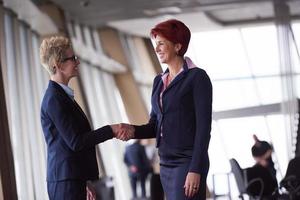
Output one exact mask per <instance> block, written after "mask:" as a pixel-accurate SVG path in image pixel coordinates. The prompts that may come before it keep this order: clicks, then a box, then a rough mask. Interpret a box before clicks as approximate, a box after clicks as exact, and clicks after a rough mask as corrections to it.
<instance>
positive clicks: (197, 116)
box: [135, 62, 212, 174]
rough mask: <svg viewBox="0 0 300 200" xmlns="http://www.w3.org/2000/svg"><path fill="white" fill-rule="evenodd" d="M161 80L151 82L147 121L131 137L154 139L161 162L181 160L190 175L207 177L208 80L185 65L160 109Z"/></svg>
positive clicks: (210, 92) (206, 76) (210, 109)
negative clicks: (197, 174) (188, 163)
mask: <svg viewBox="0 0 300 200" xmlns="http://www.w3.org/2000/svg"><path fill="white" fill-rule="evenodd" d="M167 71H168V70H167ZM167 71H166V72H167ZM161 76H162V75H158V76H156V77H155V79H154V83H153V90H152V99H151V104H152V111H151V114H150V120H149V122H148V124H146V125H142V126H135V130H136V134H135V137H136V138H153V137H156V140H157V146H158V147H159V154H160V157H161V158H163V159H164V162H166V163H167V164H168V162H170V163H171V162H173V161H174V160H185V161H186V162H191V164H190V168H189V171H190V172H196V173H200V174H201V173H203V174H207V171H208V166H209V160H208V152H207V151H208V144H209V140H210V130H211V120H212V85H211V82H210V79H209V77H208V75H207V74H206V72H205V71H204V70H202V69H200V68H197V67H195V68H191V69H189V68H188V65H187V63H186V62H185V64H184V66H183V72H181V73H180V74H179V75H178V76H176V77H175V79H174V80H173V81H172V82H171V84H170V85H169V86H168V87H167V88H166V90H165V91H164V92H163V94H162V108H161V107H160V103H159V101H160V92H161V90H162V87H163V82H162V78H161ZM161 133H162V134H163V137H161ZM162 138H163V139H162ZM161 140H163V142H162V143H163V145H162V146H160V145H161Z"/></svg>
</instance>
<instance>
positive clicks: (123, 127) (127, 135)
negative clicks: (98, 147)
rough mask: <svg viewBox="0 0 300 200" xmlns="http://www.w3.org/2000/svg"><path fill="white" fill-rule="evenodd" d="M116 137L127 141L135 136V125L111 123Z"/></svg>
mask: <svg viewBox="0 0 300 200" xmlns="http://www.w3.org/2000/svg"><path fill="white" fill-rule="evenodd" d="M110 127H111V129H112V131H113V134H114V137H115V138H117V139H119V140H123V141H127V140H130V139H133V138H134V132H135V129H134V126H132V125H130V124H124V123H121V124H113V125H110Z"/></svg>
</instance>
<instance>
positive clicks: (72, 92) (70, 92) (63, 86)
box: [58, 83, 74, 101]
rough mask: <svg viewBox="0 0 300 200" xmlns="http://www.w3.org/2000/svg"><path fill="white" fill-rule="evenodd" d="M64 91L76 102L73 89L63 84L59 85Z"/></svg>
mask: <svg viewBox="0 0 300 200" xmlns="http://www.w3.org/2000/svg"><path fill="white" fill-rule="evenodd" d="M58 84H59V85H60V86H61V87H62V89H63V90H64V91H65V92H66V93H67V95H68V96H69V97H70V98H71V99H72V100H73V101H74V90H72V88H70V87H68V86H66V85H64V84H62V83H58Z"/></svg>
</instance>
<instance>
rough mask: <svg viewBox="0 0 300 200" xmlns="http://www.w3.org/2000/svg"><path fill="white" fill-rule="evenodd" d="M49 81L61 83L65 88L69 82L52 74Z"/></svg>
mask: <svg viewBox="0 0 300 200" xmlns="http://www.w3.org/2000/svg"><path fill="white" fill-rule="evenodd" d="M50 80H51V81H54V82H57V83H61V84H64V85H66V86H68V83H69V80H67V79H65V78H63V77H61V76H59V75H58V74H54V75H52V76H51V77H50Z"/></svg>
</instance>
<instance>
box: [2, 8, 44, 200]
mask: <svg viewBox="0 0 300 200" xmlns="http://www.w3.org/2000/svg"><path fill="white" fill-rule="evenodd" d="M4 24H5V36H4V37H5V47H6V48H5V55H6V63H7V66H5V67H6V70H3V71H5V72H6V74H5V76H6V79H7V88H6V89H7V90H6V91H5V93H6V96H7V99H8V100H9V101H8V102H7V104H8V112H9V123H10V133H11V143H12V148H13V155H14V165H15V174H16V183H17V192H18V198H19V199H47V198H48V197H47V193H46V181H45V180H46V177H45V176H46V172H45V170H46V164H45V162H46V158H45V148H44V140H43V133H42V131H41V128H40V120H39V119H40V117H39V113H40V102H41V98H42V93H43V92H44V89H45V86H46V83H47V81H46V76H45V74H44V73H43V72H42V71H41V70H42V69H41V68H42V67H41V65H40V64H39V62H38V57H39V56H38V48H39V47H38V41H39V38H38V35H36V34H35V33H33V31H32V30H31V29H30V27H28V26H27V25H25V24H24V23H23V22H21V21H19V20H17V18H16V17H15V16H14V15H13V14H12V13H10V12H5V18H4Z"/></svg>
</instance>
